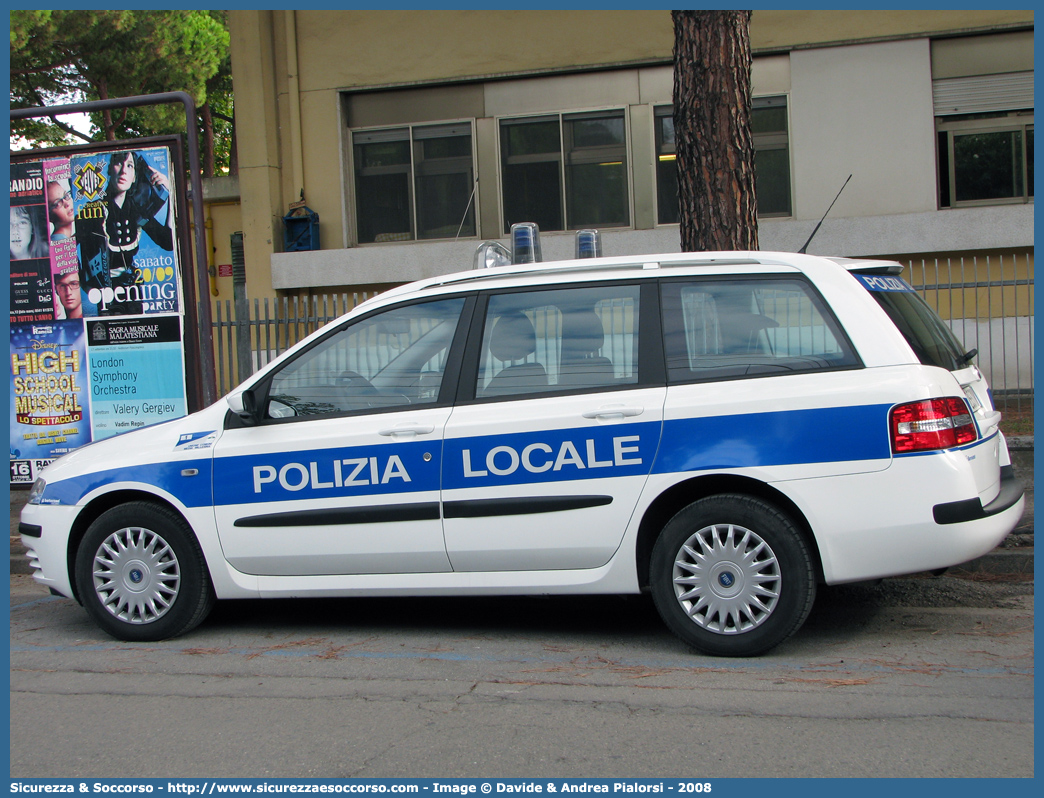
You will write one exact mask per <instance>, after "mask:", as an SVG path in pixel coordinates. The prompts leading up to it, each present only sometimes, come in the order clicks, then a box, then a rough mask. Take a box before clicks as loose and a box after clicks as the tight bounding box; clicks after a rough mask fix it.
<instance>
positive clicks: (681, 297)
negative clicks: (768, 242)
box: [662, 277, 862, 383]
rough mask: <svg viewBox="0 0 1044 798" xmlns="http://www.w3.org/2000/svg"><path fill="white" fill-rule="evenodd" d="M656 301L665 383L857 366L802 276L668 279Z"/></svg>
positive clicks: (829, 314) (852, 351) (857, 360)
mask: <svg viewBox="0 0 1044 798" xmlns="http://www.w3.org/2000/svg"><path fill="white" fill-rule="evenodd" d="M662 303H663V325H664V346H665V350H666V356H667V374H668V380H669V381H670V382H674V383H677V382H694V381H695V382H701V381H708V380H725V379H741V378H745V377H767V376H774V375H786V374H795V373H800V372H815V371H823V370H827V369H846V368H856V367H859V366H861V365H862V364H861V363H860V361H859V358H858V357H857V355H856V354H855V351H854V350H853V348H852V346H851V344H850V343H849V342H848V340H847V339H846V337H845V336H844V334H843V333H842V332H841V328H840V326H839V325H838V323H837V321H836V320H835V319H834V317H833V315H832V314H831V313H830V312H829V310H828V309H827V308H826V305H825V303H824V302H823V300H822V299H821V298H820V297H819V295H818V294H817V293H816V292H815V291H813V290H812V288H811V286H810V285H809V284H808V283H807V282H805V281H803V280H799V279H791V278H761V277H758V278H742V279H720V278H708V279H694V280H691V281H689V280H686V281H671V282H666V283H664V284H663V286H662Z"/></svg>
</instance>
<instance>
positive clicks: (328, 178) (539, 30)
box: [214, 10, 1033, 297]
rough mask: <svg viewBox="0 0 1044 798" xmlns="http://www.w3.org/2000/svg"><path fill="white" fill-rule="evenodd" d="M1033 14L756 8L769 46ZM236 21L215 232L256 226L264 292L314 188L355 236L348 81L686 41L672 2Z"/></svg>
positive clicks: (756, 21)
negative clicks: (289, 225)
mask: <svg viewBox="0 0 1044 798" xmlns="http://www.w3.org/2000/svg"><path fill="white" fill-rule="evenodd" d="M1032 23H1033V12H1032V11H1025V10H1020V11H1005V10H997V11H975V10H961V11H774V10H765V11H756V12H755V13H754V15H753V18H752V22H751V44H752V47H753V49H754V51H755V53H756V54H757V53H771V52H785V51H788V50H791V49H795V48H804V47H809V46H824V45H830V44H845V43H849V44H850V43H853V42H858V41H877V40H882V39H895V38H898V39H902V38H907V37H917V36H924V35H927V34H933V35H939V34H944V33H959V32H963V33H967V32H974V31H979V30H997V29H1004V28H1005V27H1018V26H1026V25H1032ZM229 24H230V32H231V42H232V69H233V79H234V88H235V97H236V119H237V126H236V132H237V142H238V150H239V180H240V196H241V214H242V215H241V217H240V218H239V220H238V221H233V220H227V219H226V218H225V216H226V215H225V214H224V213H222V214H220V216H221V222H220V228H219V227H218V226H217V224H218V220H217V219H215V224H216V226H215V233H214V235H215V241H219V242H220V241H224V242H227V239H228V235H229V233H231V232H233V231H235V230H242V231H243V233H244V243H245V255H246V268H247V287H248V292H249V295H250V296H251V297H255V296H257V297H263V296H273V295H274V294H275V292H274V291H273V290H272V288H271V270H270V256H271V254H272V253H273V252H279V251H281V250H282V221H281V219H282V216H283V215H284V214H285V213H287V212H288V210H289V204H290V203H291V202H294V201H296V200H298V199H299V197H300V192H301V190H302V189H304V192H305V199H306V201H307V203H308V205H309V207H310V208H312V209H313V210H315V211H317V212H318V213H319V215H320V229H321V237H322V245H323V248H324V249H338V248H341V247H343V246H344V243H345V219H344V213H345V206H346V202H345V196H344V185H343V176H344V173H345V172H344V165H343V164H344V159H345V157H346V153H345V152H344V151H343V147H344V144H343V141H342V135H341V131H342V128H343V127H344V122H343V120H342V118H341V114H342V111H341V105H340V98H339V95H340V93H341V92H343V91H351V90H359V89H364V88H368V87H390V86H407V85H412V84H422V85H423V84H430V83H437V82H440V81H455V80H460V79H464V78H488V77H491V76H510V75H521V74H525V75H532V74H540V73H543V72H551V71H567V70H573V69H585V68H594V67H598V66H614V65H625V64H631V65H633V64H647V63H668V62H669V61H670V59H671V49H672V45H673V30H672V25H671V17H670V12H668V11H660V10H657V11H546V10H545V11H416V10H410V11H296V12H294V11H245V10H244V11H231V12H229ZM295 45H296V59H294V58H290V57H288V54H290V55H293V53H294V46H295ZM226 224H228V225H229V226H230V228H231V229H227V228H226V227H225V225H226ZM221 290H222V291H223V292H224V291H225V288H224V287H222V289H221ZM229 292H230V288H229ZM223 296H224V294H223Z"/></svg>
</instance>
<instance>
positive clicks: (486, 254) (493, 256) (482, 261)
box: [475, 241, 511, 269]
mask: <svg viewBox="0 0 1044 798" xmlns="http://www.w3.org/2000/svg"><path fill="white" fill-rule="evenodd" d="M509 265H511V253H510V252H508V249H507V247H505V246H504V245H503V244H499V243H497V242H496V241H483V242H482V243H481V244H479V247H478V249H476V250H475V268H476V269H492V268H494V267H496V266H509Z"/></svg>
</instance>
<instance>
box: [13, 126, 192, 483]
mask: <svg viewBox="0 0 1044 798" xmlns="http://www.w3.org/2000/svg"><path fill="white" fill-rule="evenodd" d="M176 144H178V142H177V140H166V141H159V142H157V140H145V141H140V142H122V143H116V144H113V143H108V144H105V145H95V146H93V147H91V148H82V149H74V148H60V149H55V150H49V151H47V152H46V153H44V152H37V153H24V154H23V153H19V154H17V157H16V155H12V162H11V273H10V274H11V277H10V280H11V285H10V296H11V308H10V323H11V383H10V389H11V482H12V483H15V482H32V480H33V479H35V477H36V475H37V474H38V472H39V471H40V470H41V469H42V467H43V466H44V465H46V463H48V462H49V461H50V460H52V459H54V458H55V457H58V456H60V455H62V454H65V453H66V452H68V451H71V450H72V449H74V448H76V447H78V446H82V445H84V444H86V443H89V442H90V441H92V440H100V439H102V438H106V437H110V436H112V435H118V434H120V433H121V432H126V431H130V430H132V429H136V428H139V427H142V426H146V425H148V424H155V423H157V422H160V421H165V420H168V419H172V418H178V417H180V416H183V415H185V414H186V413H187V412H188V394H187V390H186V364H185V346H184V329H185V292H184V290H183V278H182V264H181V257H182V256H181V253H182V252H184V251H186V248H185V247H183V246H182V245H181V244H182V242H181V240H180V239H181V238H182V237H184V236H185V235H186V233H185V227H186V226H185V225H184V224H179V219H178V214H179V205H184V200H183V197H184V194H183V191H182V190H181V187H180V185H178V183H179V180H178V178H177V175H178V168H177V166H178V164H180V163H181V161H180V152H179V148H178V147H177V146H175V145H176ZM179 198H180V201H179ZM179 231H180V235H179Z"/></svg>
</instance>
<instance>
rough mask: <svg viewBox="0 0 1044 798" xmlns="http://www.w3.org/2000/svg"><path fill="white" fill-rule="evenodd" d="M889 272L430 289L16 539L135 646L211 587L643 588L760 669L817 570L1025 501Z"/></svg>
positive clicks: (837, 569) (935, 340) (185, 431)
mask: <svg viewBox="0 0 1044 798" xmlns="http://www.w3.org/2000/svg"><path fill="white" fill-rule="evenodd" d="M900 271H901V267H900V266H899V265H898V264H896V263H890V262H883V261H855V260H835V259H826V258H820V257H813V256H808V255H800V254H792V253H772V252H720V253H700V254H672V255H650V256H645V257H616V258H595V259H581V260H574V261H563V262H558V263H534V264H528V265H508V266H501V267H496V268H489V269H480V270H473V271H469V272H463V273H460V274H454V275H449V276H445V277H439V278H433V279H426V280H421V281H419V282H416V283H413V284H411V285H406V286H402V287H399V288H395V289H392V290H390V291H388V292H386V293H384V294H381V295H379V296H377V297H375V298H373V299H371V300H369V301H367V302H364V303H363V304H362V305H360V306H359V307H357V308H356V309H355V310H353V311H352V312H351V313H349V314H348V315H346V316H345V317H344V318H342V319H340V320H338V321H337V322H335V323H333V324H330V325H328V326H326V327H324V328H323V329H321V330H320V331H318V332H316V333H315V334H314V335H312V336H311V337H309V338H307V339H306V340H304V341H302V342H301V343H300V344H299V345H297V346H295V347H294V348H293V349H291V350H290V351H288V352H286V353H285V354H284V355H283V356H282V357H280V358H278V359H277V360H275V361H274V362H272V363H271V364H269V365H268V366H267V367H265V368H264V369H262V370H261V371H259V372H258V373H257V374H255V375H254V376H253V377H251V378H250V379H249V380H247V381H246V382H245V383H244V384H243V385H242V386H240V387H239V388H237V389H236V390H234V391H233V392H232V393H231V394H229V396H227V397H226V398H225V399H224V400H222V401H220V402H218V403H217V404H215V405H213V406H211V407H209V408H207V409H205V410H202V411H200V412H198V413H195V414H193V415H191V416H188V417H186V418H183V419H180V420H177V421H172V422H169V423H166V424H162V425H158V426H154V427H151V428H148V429H143V430H140V431H137V432H131V433H129V434H126V435H122V436H119V437H117V438H113V439H109V440H105V441H102V442H100V443H95V444H91V445H88V446H85V447H83V448H82V449H80V450H78V451H76V452H73V453H72V454H69V455H67V456H65V457H63V458H61V459H60V460H58V461H56V462H55V463H54V464H53V465H51V466H50V467H49V468H48V469H47V470H46V472H45V473H44V475H43V477H42V478H41V479H40V480H38V481H37V482H36V484H35V485H34V486H33V489H32V493H31V498H30V500H29V504H28V505H27V506H26V508H25V510H24V512H23V513H22V524H21V527H20V531H21V534H22V539H23V541H24V543H25V544H26V546H27V548H28V549H29V557H30V561H31V564H32V566H33V567H34V568H35V569H36V570H35V576H36V579H37V580H38V581H39V582H40V583H42V584H44V585H47V586H48V587H50V588H51V589H52V590H53V591H54V592H56V593H58V594H61V595H63V596H68V597H72V598H75V599H77V600H78V601H79V602H81V603H82V604H83V606H84V607H85V608H86V610H87V611H88V612H89V613H90V615H91V616H92V617H93V618H94V620H95V621H96V622H97V623H98V624H99V626H101V627H102V628H103V629H104V630H105V631H106V632H108V633H109V634H111V635H113V636H115V637H117V638H120V639H123V640H156V639H161V638H168V637H172V636H175V635H178V634H182V633H184V632H186V631H188V630H189V629H192V628H193V627H194V626H196V625H197V624H198V623H200V622H201V621H202V620H203V619H204V617H205V616H206V614H207V612H208V611H209V609H210V608H211V605H212V604H213V602H214V600H215V599H216V598H251V597H255V598H256V597H301V596H312V597H316V596H375V595H384V596H388V595H414V596H416V595H429V596H430V595H504V594H621V593H638V592H641V591H645V590H649V591H651V593H652V596H653V598H654V600H655V604H656V607H657V608H658V610H659V612H660V614H661V615H662V617H663V619H664V621H665V622H666V623H667V625H668V626H669V627H670V628H671V629H672V630H673V631H674V632H675V633H676V634H678V635H679V636H680V637H681V638H682V639H683V640H685V641H686V642H687V643H689V644H690V645H691V646H692V647H694V648H695V649H697V650H699V651H702V652H704V653H707V654H712V655H726V656H746V655H755V654H759V653H762V652H765V651H767V650H769V649H771V648H772V647H773V646H775V645H777V644H779V643H780V642H781V641H783V640H784V639H786V638H787V637H788V636H789V635H791V634H793V633H794V632H795V631H796V630H797V629H798V628H799V627H800V626H801V624H802V622H803V621H804V620H805V618H806V616H807V615H808V613H809V610H810V608H811V607H812V602H813V599H814V597H815V593H816V585H817V583H826V584H836V583H841V582H852V581H857V580H868V579H876V578H879V577H886V576H892V575H899V574H908V573H914V572H920V571H927V570H935V569H943V568H946V567H948V566H951V565H955V564H958V563H962V562H965V561H967V560H969V559H972V558H974V557H977V556H979V555H981V554H983V553H985V552H987V551H989V550H990V549H992V548H993V547H995V546H996V545H997V544H998V543H999V542H1000V541H1001V540H1002V539H1003V538H1004V537H1005V535H1007V534H1008V533H1009V532H1010V531H1011V530H1012V529H1013V528H1014V527H1015V525H1016V524H1017V522H1018V520H1019V518H1020V516H1021V514H1022V510H1023V501H1024V500H1023V489H1022V488H1021V486H1020V485H1019V484H1018V482H1016V480H1015V478H1014V475H1013V473H1012V468H1011V464H1010V460H1009V457H1008V451H1007V446H1006V444H1005V440H1004V436H1003V435H1002V434H1001V432H1000V430H999V428H998V423H999V421H1000V414H999V413H998V412H997V411H996V410H994V407H993V404H992V401H991V397H990V394H989V391H988V388H987V385H986V383H985V381H984V379H983V377H982V375H981V374H980V372H979V371H978V369H977V368H976V367H975V366H974V365H972V364H971V360H972V357H973V356H974V353H968V352H965V350H964V348H963V347H962V346H961V344H960V343H959V342H958V340H957V339H956V338H955V337H954V336H953V334H952V333H951V332H950V330H949V329H948V328H947V327H946V326H945V325H944V324H943V323H942V322H941V321H940V320H939V318H938V317H937V316H936V315H935V314H934V313H933V312H932V311H931V310H930V309H929V308H928V306H927V305H926V304H924V302H923V301H922V300H921V299H920V298H919V297H918V295H917V294H916V293H914V291H913V290H912V289H911V288H910V287H909V285H907V284H906V283H905V282H903V281H902V280H901V279H900V277H899V276H898V275H899V272H900Z"/></svg>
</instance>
